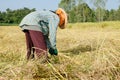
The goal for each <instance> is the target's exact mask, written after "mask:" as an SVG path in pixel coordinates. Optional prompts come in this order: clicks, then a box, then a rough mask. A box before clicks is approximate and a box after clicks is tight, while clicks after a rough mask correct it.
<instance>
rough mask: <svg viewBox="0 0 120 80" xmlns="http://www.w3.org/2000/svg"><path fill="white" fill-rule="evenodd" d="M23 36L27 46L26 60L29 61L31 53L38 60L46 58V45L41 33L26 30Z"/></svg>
mask: <svg viewBox="0 0 120 80" xmlns="http://www.w3.org/2000/svg"><path fill="white" fill-rule="evenodd" d="M25 36H26V45H27V59H30V56H31V52H32V51H33V53H35V54H36V56H37V57H38V58H40V57H42V56H45V57H47V45H46V42H45V39H44V35H43V33H42V32H40V31H33V30H27V31H25Z"/></svg>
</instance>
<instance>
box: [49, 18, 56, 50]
mask: <svg viewBox="0 0 120 80" xmlns="http://www.w3.org/2000/svg"><path fill="white" fill-rule="evenodd" d="M57 26H58V21H57V20H56V19H55V18H54V17H53V18H51V19H50V21H49V36H48V37H49V41H50V45H51V48H53V49H56V34H57Z"/></svg>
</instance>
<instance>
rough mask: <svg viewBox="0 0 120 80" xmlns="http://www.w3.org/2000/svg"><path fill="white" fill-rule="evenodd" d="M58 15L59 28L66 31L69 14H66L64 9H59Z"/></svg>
mask: <svg viewBox="0 0 120 80" xmlns="http://www.w3.org/2000/svg"><path fill="white" fill-rule="evenodd" d="M56 14H57V15H58V16H59V18H60V22H59V27H60V28H61V29H64V28H65V26H66V24H67V14H66V12H65V11H64V10H63V9H62V8H58V9H57V10H56Z"/></svg>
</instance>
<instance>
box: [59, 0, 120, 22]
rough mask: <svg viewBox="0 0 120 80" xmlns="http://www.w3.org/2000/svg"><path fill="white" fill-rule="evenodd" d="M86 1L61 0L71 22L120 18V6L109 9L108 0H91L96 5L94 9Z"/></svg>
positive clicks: (116, 19)
mask: <svg viewBox="0 0 120 80" xmlns="http://www.w3.org/2000/svg"><path fill="white" fill-rule="evenodd" d="M85 1H87V0H61V2H60V3H59V7H62V8H64V9H65V11H66V12H67V14H68V18H69V22H70V23H75V22H100V21H119V20H120V6H119V8H118V9H117V10H115V9H111V10H107V9H105V5H106V2H107V0H89V1H90V3H91V4H92V5H94V9H91V8H90V7H89V5H88V4H87V2H85ZM118 1H120V0H118Z"/></svg>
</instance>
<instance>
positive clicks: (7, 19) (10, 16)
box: [0, 7, 35, 24]
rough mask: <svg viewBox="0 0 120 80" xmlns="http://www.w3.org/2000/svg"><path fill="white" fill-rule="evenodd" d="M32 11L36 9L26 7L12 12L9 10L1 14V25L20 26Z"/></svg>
mask: <svg viewBox="0 0 120 80" xmlns="http://www.w3.org/2000/svg"><path fill="white" fill-rule="evenodd" d="M32 11H35V9H29V8H26V7H24V8H23V9H17V10H11V9H9V8H8V9H6V12H0V23H10V24H12V23H14V24H18V23H20V21H21V20H22V18H23V17H24V16H25V15H27V14H28V13H30V12H32Z"/></svg>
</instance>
